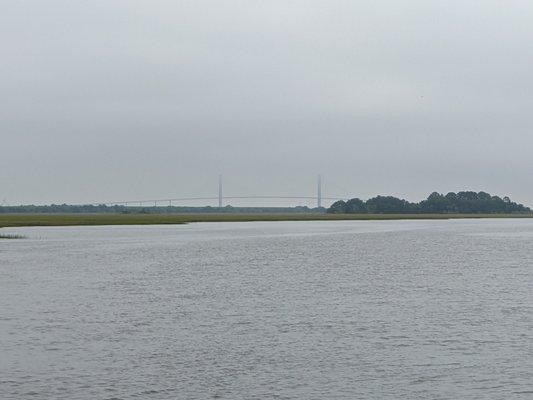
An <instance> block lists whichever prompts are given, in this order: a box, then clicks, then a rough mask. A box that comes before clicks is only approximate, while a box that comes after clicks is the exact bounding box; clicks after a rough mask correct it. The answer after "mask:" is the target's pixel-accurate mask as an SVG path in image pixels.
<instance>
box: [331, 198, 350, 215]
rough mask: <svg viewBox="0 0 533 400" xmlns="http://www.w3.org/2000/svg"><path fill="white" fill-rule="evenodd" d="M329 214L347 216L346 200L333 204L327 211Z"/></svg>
mask: <svg viewBox="0 0 533 400" xmlns="http://www.w3.org/2000/svg"><path fill="white" fill-rule="evenodd" d="M327 212H328V213H329V214H346V212H347V209H346V202H345V201H344V200H339V201H336V202H335V203H333V204H332V205H331V206H330V207H329V208H328V210H327Z"/></svg>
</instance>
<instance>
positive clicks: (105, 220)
mask: <svg viewBox="0 0 533 400" xmlns="http://www.w3.org/2000/svg"><path fill="white" fill-rule="evenodd" d="M459 218H533V214H311V213H309V214H305V213H298V214H3V215H2V214H0V227H22V226H80V225H165V224H186V223H189V222H247V221H322V220H324V221H340V220H400V219H418V220H424V219H459Z"/></svg>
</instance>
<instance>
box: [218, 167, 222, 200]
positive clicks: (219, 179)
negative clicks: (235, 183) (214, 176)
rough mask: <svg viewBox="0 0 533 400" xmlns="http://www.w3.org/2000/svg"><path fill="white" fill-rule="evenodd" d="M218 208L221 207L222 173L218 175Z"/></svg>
mask: <svg viewBox="0 0 533 400" xmlns="http://www.w3.org/2000/svg"><path fill="white" fill-rule="evenodd" d="M218 208H222V175H218Z"/></svg>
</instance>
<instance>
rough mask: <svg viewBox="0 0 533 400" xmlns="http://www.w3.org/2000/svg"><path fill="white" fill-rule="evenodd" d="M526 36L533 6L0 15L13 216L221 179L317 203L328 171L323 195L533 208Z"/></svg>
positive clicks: (23, 4) (530, 59) (234, 190)
mask: <svg viewBox="0 0 533 400" xmlns="http://www.w3.org/2000/svg"><path fill="white" fill-rule="evenodd" d="M532 21H533V2H531V1H528V0H523V1H515V0H505V1H503V0H500V1H494V0H477V1H476V0H470V1H466V2H465V1H454V0H447V1H429V0H408V1H407V0H406V1H401V0H389V1H384V0H372V1H370V0H368V1H356V0H351V1H348V0H347V1H337V0H328V1H325V0H322V1H313V0H301V1H290V0H282V1H277V0H268V1H264V0H263V1H254V0H242V1H234V0H228V1H224V0H211V1H202V0H191V1H184V0H182V1H180V0H172V1H160V0H146V1H135V0H125V1H118V0H102V1H98V0H86V1H83V0H64V1H57V0H48V1H41V0H35V1H24V0H4V1H2V5H1V11H0V49H1V52H2V55H1V62H0V96H1V97H0V100H1V107H0V202H1V201H2V200H3V199H6V202H7V203H9V204H19V203H25V204H26V203H39V204H42V203H51V202H61V203H62V202H72V203H80V202H95V201H115V200H119V199H124V200H130V199H140V198H153V197H160V198H164V197H185V196H205V195H207V196H209V195H216V193H217V177H218V174H219V173H221V174H223V175H224V182H225V192H226V194H228V195H230V194H235V195H237V194H242V195H260V194H268V195H270V194H283V195H285V194H298V195H313V194H314V191H315V179H316V175H317V174H318V173H321V174H322V175H323V179H324V190H323V191H324V193H325V195H330V196H349V197H354V196H357V197H361V198H368V197H371V196H373V195H375V194H392V195H396V196H400V197H404V198H407V199H410V200H420V199H421V198H423V197H425V196H426V195H427V194H429V193H430V192H432V191H439V192H448V191H457V190H462V189H472V190H485V191H489V192H491V193H495V194H500V195H509V196H511V198H512V199H514V200H517V201H520V202H523V203H525V204H527V205H529V206H533V74H532V73H531V68H532V65H533V27H532ZM263 203H264V202H263ZM248 204H250V205H255V204H256V203H248ZM268 204H270V203H268ZM283 204H287V202H286V201H285V202H283ZM288 204H292V205H295V204H305V202H304V201H296V200H295V201H294V202H289V203H288Z"/></svg>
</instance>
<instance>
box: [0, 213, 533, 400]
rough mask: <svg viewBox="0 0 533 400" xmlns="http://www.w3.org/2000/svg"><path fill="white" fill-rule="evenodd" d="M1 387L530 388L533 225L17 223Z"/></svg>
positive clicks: (0, 298) (9, 393) (144, 391)
mask: <svg viewBox="0 0 533 400" xmlns="http://www.w3.org/2000/svg"><path fill="white" fill-rule="evenodd" d="M5 231H6V232H12V233H21V234H25V235H27V236H29V239H27V240H20V241H15V240H13V241H0V398H1V399H209V398H223V399H272V398H278V399H321V400H322V399H400V398H402V399H532V398H533V221H531V220H481V221H473V220H471V221H469V220H464V221H397V222H387V221H380V222H377V221H374V222H363V221H360V222H357V221H350V222H280V223H276V222H266V223H217V224H208V223H205V224H191V225H184V226H151V227H85V228H27V229H7V230H5Z"/></svg>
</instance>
